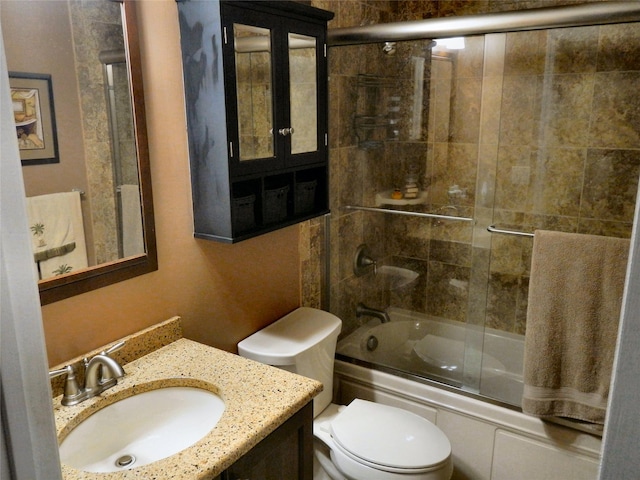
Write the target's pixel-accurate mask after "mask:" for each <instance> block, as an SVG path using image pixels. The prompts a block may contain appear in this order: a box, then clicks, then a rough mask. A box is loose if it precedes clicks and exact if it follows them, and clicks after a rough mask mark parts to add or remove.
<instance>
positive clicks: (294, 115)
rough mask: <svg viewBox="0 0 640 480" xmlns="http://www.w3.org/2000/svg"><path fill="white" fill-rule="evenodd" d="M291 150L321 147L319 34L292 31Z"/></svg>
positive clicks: (290, 42) (300, 150)
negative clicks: (311, 35)
mask: <svg viewBox="0 0 640 480" xmlns="http://www.w3.org/2000/svg"><path fill="white" fill-rule="evenodd" d="M288 46H289V89H290V92H289V94H290V108H291V111H290V119H291V128H290V130H289V134H290V135H291V153H292V154H298V153H308V152H315V151H317V150H318V101H317V98H318V85H317V81H316V79H317V67H316V65H317V59H316V38H315V37H310V36H307V35H300V34H297V33H289V37H288Z"/></svg>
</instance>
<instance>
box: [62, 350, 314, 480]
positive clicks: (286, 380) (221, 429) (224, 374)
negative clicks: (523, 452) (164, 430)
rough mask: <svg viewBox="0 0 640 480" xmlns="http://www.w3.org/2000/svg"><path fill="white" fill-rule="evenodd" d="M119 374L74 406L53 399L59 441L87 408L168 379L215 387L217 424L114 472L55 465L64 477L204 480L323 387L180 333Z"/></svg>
mask: <svg viewBox="0 0 640 480" xmlns="http://www.w3.org/2000/svg"><path fill="white" fill-rule="evenodd" d="M124 368H125V372H126V375H125V377H124V379H123V380H121V381H120V382H119V383H118V385H116V386H114V387H112V388H111V389H109V390H107V391H106V392H104V393H103V394H102V395H101V396H98V397H95V398H92V399H89V400H86V401H84V402H82V403H80V404H79V405H76V406H66V407H65V406H62V405H61V404H60V400H61V399H62V397H61V396H58V397H56V398H54V400H53V404H54V415H55V421H56V431H57V435H58V441H62V440H63V439H64V438H65V437H66V435H68V433H69V432H70V431H71V430H72V429H73V428H74V427H75V426H76V425H78V424H79V423H80V422H81V421H82V420H84V419H85V418H87V417H89V416H90V415H91V414H92V413H93V412H95V411H97V410H100V409H101V408H103V407H105V406H107V405H109V404H111V403H114V402H116V401H118V400H121V399H123V398H126V397H128V396H130V395H132V394H134V393H141V392H144V391H148V390H154V389H157V388H162V387H170V386H192V387H200V388H205V389H207V390H211V391H214V392H215V393H217V394H218V395H220V396H221V397H222V399H223V400H224V402H225V411H224V413H223V415H222V418H221V419H220V421H219V422H218V424H217V425H216V426H215V427H214V428H213V430H211V432H209V434H208V435H206V436H205V437H204V438H203V439H201V440H200V441H198V442H197V443H195V444H194V445H192V446H191V447H189V448H187V449H185V450H183V451H181V452H179V453H177V454H175V455H172V456H170V457H167V458H165V459H162V460H158V461H157V462H153V463H150V464H148V465H143V466H141V467H137V468H132V469H131V470H123V471H120V472H114V473H90V472H84V471H80V470H75V469H73V468H71V467H69V466H67V465H62V473H63V477H64V478H65V479H103V480H104V479H133V478H135V479H151V478H162V479H189V480H192V479H205V478H206V479H211V478H213V477H215V476H216V475H218V474H219V473H220V472H222V471H223V470H224V469H226V468H228V467H229V466H231V465H232V464H233V463H234V462H235V461H236V460H237V459H239V458H240V457H242V456H243V455H244V454H245V453H247V452H248V451H249V450H251V448H253V447H254V446H255V445H256V444H257V443H258V442H260V441H261V440H262V439H264V438H265V437H266V436H268V435H269V434H270V433H271V432H273V431H274V430H275V429H276V428H277V427H279V426H280V425H281V424H282V423H284V422H285V421H286V420H287V419H289V418H290V417H291V416H292V415H293V414H294V413H296V412H297V411H298V410H300V408H302V407H303V406H304V405H306V404H307V403H308V402H309V401H311V400H312V399H313V397H315V396H316V395H317V394H318V393H320V392H321V391H322V384H321V383H319V382H316V381H315V380H311V379H308V378H305V377H302V376H299V375H294V374H292V373H289V372H286V371H284V370H280V369H277V368H274V367H270V366H268V365H263V364H260V363H257V362H253V361H251V360H247V359H245V358H242V357H240V356H238V355H234V354H231V353H228V352H225V351H222V350H218V349H216V348H213V347H209V346H206V345H203V344H200V343H197V342H193V341H191V340H187V339H184V338H181V339H178V340H176V341H174V342H172V343H170V344H169V345H166V346H164V347H162V348H159V349H158V350H155V351H153V352H151V353H149V354H147V355H145V356H143V357H140V358H138V359H136V360H133V361H131V362H130V363H127V364H126V365H124Z"/></svg>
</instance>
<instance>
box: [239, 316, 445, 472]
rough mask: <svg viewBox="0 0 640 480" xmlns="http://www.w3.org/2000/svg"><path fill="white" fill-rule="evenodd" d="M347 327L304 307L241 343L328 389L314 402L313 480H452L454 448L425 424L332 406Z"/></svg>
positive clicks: (365, 408)
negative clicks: (335, 364)
mask: <svg viewBox="0 0 640 480" xmlns="http://www.w3.org/2000/svg"><path fill="white" fill-rule="evenodd" d="M341 327H342V321H341V320H340V319H339V318H337V317H336V316H335V315H332V314H331V313H328V312H325V311H322V310H317V309H314V308H307V307H301V308H298V309H296V310H294V311H293V312H291V313H289V314H288V315H286V316H284V317H282V318H281V319H279V320H277V321H276V322H275V323H273V324H271V325H269V326H268V327H266V328H264V329H263V330H260V331H259V332H256V333H254V334H253V335H251V336H249V337H247V338H246V339H244V340H243V341H241V342H240V343H239V344H238V353H239V354H240V355H241V356H243V357H245V358H250V359H252V360H256V361H258V362H262V363H266V364H269V365H273V366H275V367H279V368H282V369H284V370H288V371H290V372H293V373H297V374H300V375H304V376H306V377H309V378H313V379H315V380H318V381H320V382H322V383H323V385H324V390H323V391H322V393H320V394H319V395H318V396H317V397H316V398H315V399H314V401H313V415H314V421H313V434H314V437H315V439H314V476H313V478H314V480H324V479H327V480H328V479H331V480H346V479H348V480H449V479H450V478H451V475H452V473H453V462H452V460H451V444H450V443H449V439H448V438H447V436H446V435H445V434H444V433H443V432H442V431H441V430H440V429H439V428H438V427H437V426H435V425H434V424H433V423H431V422H429V421H428V420H426V419H424V418H422V417H420V416H418V415H416V414H414V413H411V412H408V411H406V410H402V409H400V408H396V407H390V406H387V405H382V404H379V403H373V402H369V401H366V400H361V399H355V400H354V401H353V402H351V403H350V404H349V405H347V406H341V405H336V404H334V403H331V400H332V394H333V361H334V354H335V350H336V344H337V341H338V334H339V333H340V328H341Z"/></svg>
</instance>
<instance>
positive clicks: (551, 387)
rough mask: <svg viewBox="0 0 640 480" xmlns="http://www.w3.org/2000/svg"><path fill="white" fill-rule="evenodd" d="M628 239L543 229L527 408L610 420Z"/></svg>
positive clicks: (534, 274)
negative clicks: (608, 405) (611, 383)
mask: <svg viewBox="0 0 640 480" xmlns="http://www.w3.org/2000/svg"><path fill="white" fill-rule="evenodd" d="M628 255H629V240H626V239H621V238H612V237H602V236H597V235H582V234H573V233H562V232H549V231H543V230H538V231H536V232H535V236H534V241H533V255H532V261H531V277H530V281H529V300H528V310H527V329H526V334H525V355H524V357H525V358H524V384H525V385H524V393H523V399H522V410H523V411H524V412H525V413H529V414H532V415H536V416H541V417H545V416H558V417H568V418H573V419H577V420H582V421H586V422H591V423H596V424H603V423H604V418H605V413H606V407H607V398H608V394H609V383H610V380H611V370H612V367H613V356H614V351H615V345H616V339H617V333H618V320H619V317H620V308H621V305H622V293H623V289H624V280H625V274H626V267H627V259H628Z"/></svg>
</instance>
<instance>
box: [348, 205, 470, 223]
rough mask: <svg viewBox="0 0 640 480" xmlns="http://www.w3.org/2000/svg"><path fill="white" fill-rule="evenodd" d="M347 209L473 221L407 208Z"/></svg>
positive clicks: (356, 206)
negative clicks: (412, 210) (411, 210)
mask: <svg viewBox="0 0 640 480" xmlns="http://www.w3.org/2000/svg"><path fill="white" fill-rule="evenodd" d="M344 208H346V209H347V210H362V211H365V212H380V213H393V214H395V215H408V216H411V217H426V218H437V219H439V220H454V221H459V222H473V221H474V220H473V218H468V217H455V216H453V215H438V214H437V213H423V212H410V211H407V210H392V209H390V208H376V207H361V206H358V205H347V206H346V207H344Z"/></svg>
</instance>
